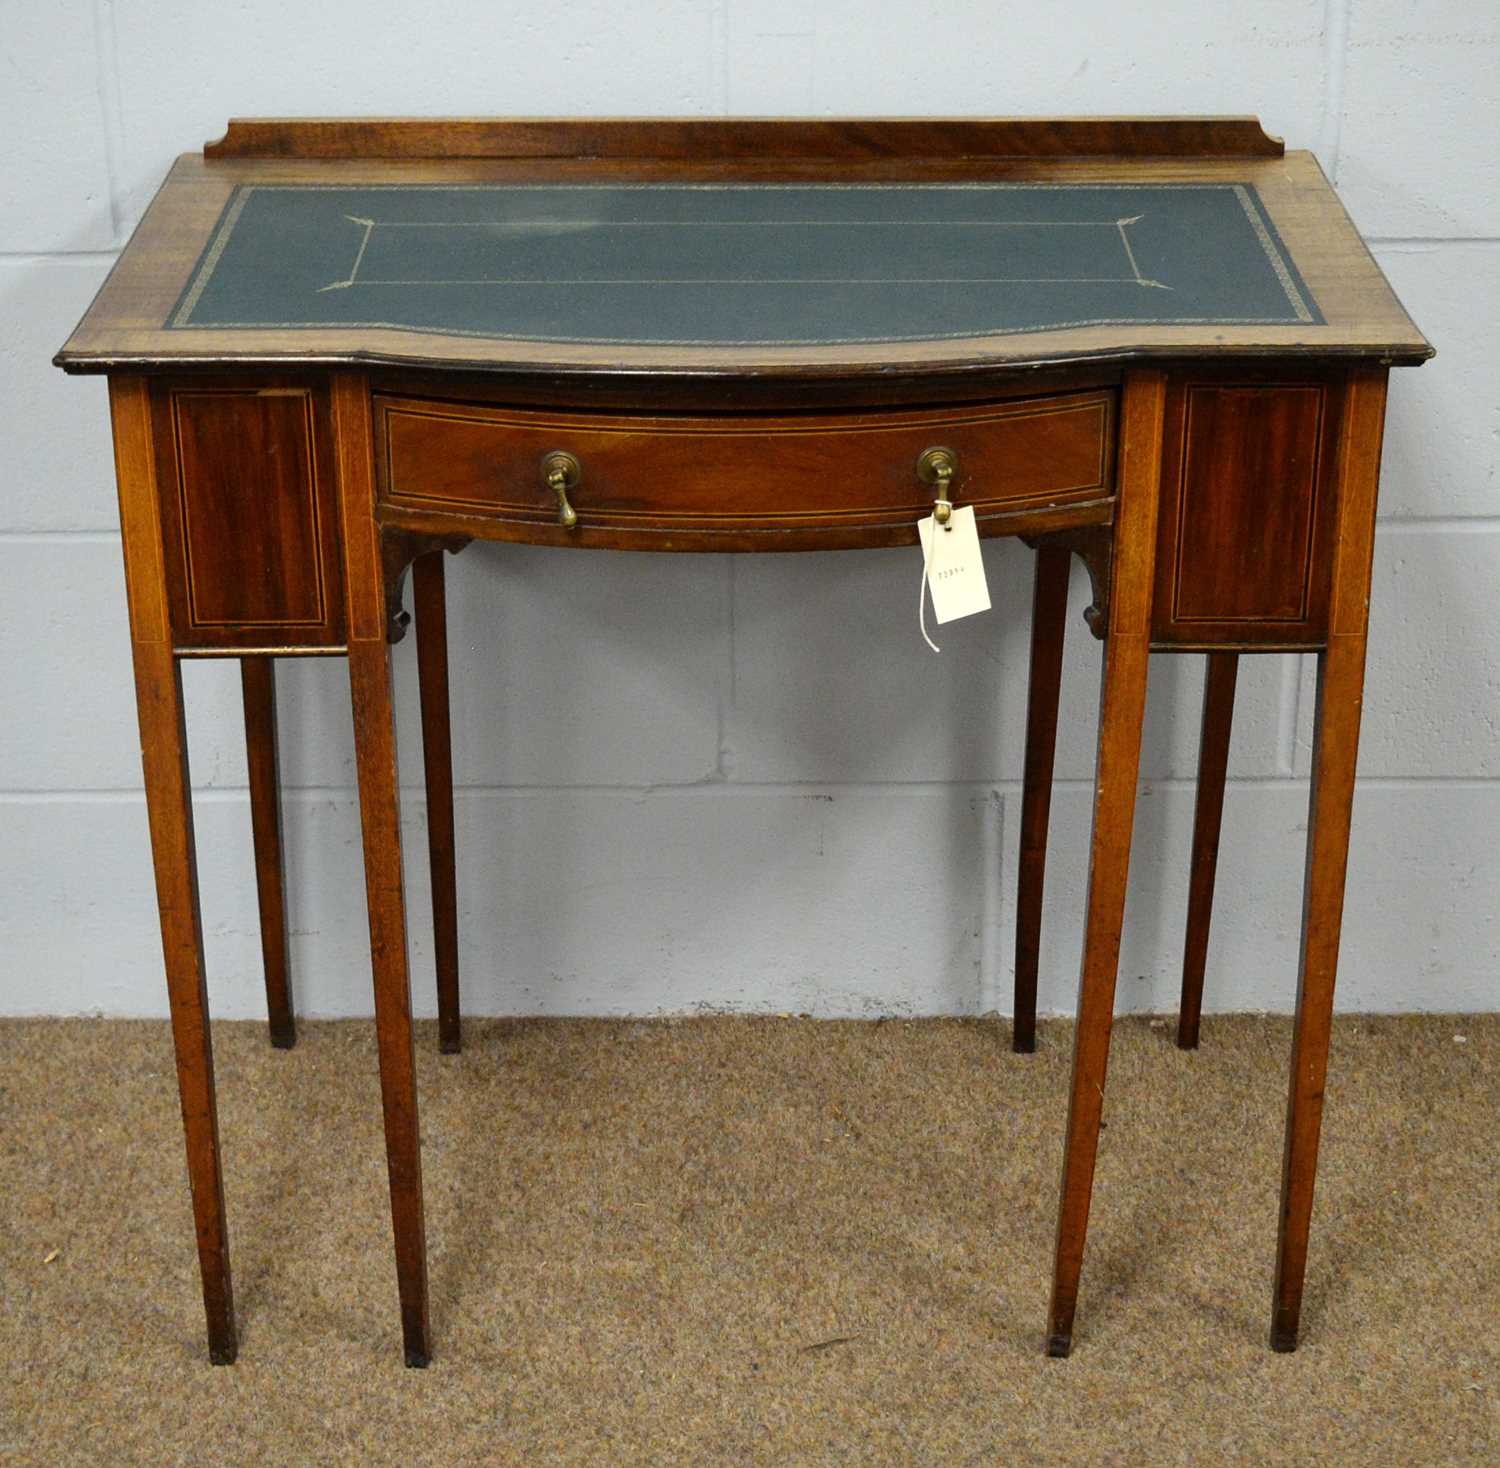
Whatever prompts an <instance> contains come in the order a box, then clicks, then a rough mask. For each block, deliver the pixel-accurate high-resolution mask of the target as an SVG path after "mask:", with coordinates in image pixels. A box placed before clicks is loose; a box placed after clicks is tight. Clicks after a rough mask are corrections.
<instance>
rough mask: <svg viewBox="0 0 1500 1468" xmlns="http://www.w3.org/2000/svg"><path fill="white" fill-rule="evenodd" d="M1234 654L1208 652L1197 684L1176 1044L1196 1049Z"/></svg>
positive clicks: (1221, 812)
mask: <svg viewBox="0 0 1500 1468" xmlns="http://www.w3.org/2000/svg"><path fill="white" fill-rule="evenodd" d="M1239 662H1240V659H1239V654H1238V653H1233V652H1211V653H1209V655H1208V658H1207V663H1208V666H1207V669H1206V670H1205V674H1204V683H1203V732H1202V735H1201V737H1200V740H1199V744H1198V795H1197V804H1196V806H1195V809H1194V814H1193V867H1192V873H1191V875H1190V877H1189V880H1188V910H1187V936H1186V939H1185V941H1184V942H1183V948H1182V1002H1181V1004H1180V1006H1179V1008H1178V1011H1177V1044H1178V1045H1179V1046H1180V1047H1181V1048H1182V1049H1183V1050H1196V1049H1197V1048H1198V1025H1199V1020H1200V1019H1201V1017H1202V1014H1203V973H1204V969H1205V968H1206V966H1207V963H1208V928H1209V922H1210V920H1211V918H1212V916H1213V906H1214V877H1215V875H1216V873H1217V871H1218V866H1219V830H1220V827H1221V825H1222V824H1223V818H1224V784H1225V781H1226V779H1227V777H1228V774H1229V736H1230V731H1231V729H1232V727H1233V724H1234V684H1235V677H1236V674H1237V673H1238V671H1239Z"/></svg>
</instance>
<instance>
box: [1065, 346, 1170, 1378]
mask: <svg viewBox="0 0 1500 1468" xmlns="http://www.w3.org/2000/svg"><path fill="white" fill-rule="evenodd" d="M1165 399H1166V380H1165V377H1164V376H1163V374H1162V373H1160V372H1158V371H1153V370H1149V369H1139V370H1136V371H1132V372H1131V373H1129V374H1128V375H1127V377H1126V380H1125V392H1124V401H1123V404H1122V412H1121V418H1122V422H1121V430H1120V477H1119V493H1118V498H1117V501H1116V508H1115V541H1114V559H1113V573H1112V575H1113V584H1112V586H1111V589H1110V612H1109V627H1108V631H1107V633H1106V635H1105V642H1104V673H1103V680H1104V681H1103V690H1102V693H1101V696H1100V706H1099V755H1098V764H1097V766H1096V773H1095V778H1094V834H1093V845H1092V849H1091V853H1090V857H1089V884H1088V904H1087V917H1086V925H1085V929H1084V940H1083V965H1082V971H1081V973H1080V976H1079V984H1078V1019H1077V1026H1076V1029H1075V1031H1074V1039H1073V1081H1072V1087H1071V1090H1070V1093H1069V1101H1068V1124H1067V1146H1066V1152H1065V1154H1064V1158H1063V1174H1062V1190H1061V1198H1060V1201H1059V1204H1058V1215H1057V1252H1056V1258H1055V1262H1054V1267H1053V1276H1052V1303H1051V1307H1050V1311H1049V1318H1048V1329H1047V1354H1048V1355H1049V1356H1066V1355H1067V1354H1068V1352H1069V1351H1070V1350H1071V1349H1072V1343H1073V1315H1074V1311H1075V1309H1076V1308H1077V1303H1078V1280H1079V1275H1080V1273H1081V1271H1082V1268H1083V1248H1084V1240H1085V1238H1086V1236H1087V1233H1088V1220H1089V1202H1090V1197H1091V1194H1092V1191H1093V1182H1094V1163H1095V1159H1096V1157H1097V1155H1098V1150H1099V1123H1100V1119H1101V1116H1102V1113H1103V1109H1104V1076H1105V1071H1106V1069H1107V1067H1108V1063H1109V1036H1110V1027H1111V1022H1112V1019H1113V1015H1114V1001H1115V977H1116V973H1117V970H1118V968H1119V962H1120V926H1121V922H1122V919H1123V917H1124V913H1125V882H1126V876H1127V873H1128V870H1129V864H1130V837H1131V831H1132V828H1133V825H1134V821H1135V794H1136V778H1137V775H1138V773H1139V769H1140V754H1141V721H1142V718H1143V717H1144V714H1145V709H1146V667H1147V662H1148V660H1149V652H1150V634H1151V587H1152V581H1153V578H1154V575H1155V556H1156V505H1157V488H1158V481H1159V479H1160V467H1161V441H1162V422H1163V410H1164V405H1165Z"/></svg>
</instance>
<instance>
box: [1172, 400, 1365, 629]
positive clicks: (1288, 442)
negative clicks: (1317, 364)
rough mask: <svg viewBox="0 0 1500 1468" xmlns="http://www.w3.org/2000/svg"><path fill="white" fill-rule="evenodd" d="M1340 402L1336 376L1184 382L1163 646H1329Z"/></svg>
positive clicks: (1177, 404) (1175, 428)
mask: <svg viewBox="0 0 1500 1468" xmlns="http://www.w3.org/2000/svg"><path fill="white" fill-rule="evenodd" d="M1341 402H1342V392H1341V388H1340V383H1339V380H1338V379H1337V378H1336V377H1320V378H1309V377H1305V376H1304V377H1303V379H1302V380H1297V379H1296V378H1295V377H1291V378H1279V377H1276V378H1272V377H1267V378H1266V379H1264V380H1257V379H1251V380H1237V379H1228V378H1225V379H1223V380H1212V379H1211V380H1208V381H1181V382H1178V383H1176V384H1174V387H1173V390H1172V392H1171V394H1170V396H1169V399H1168V407H1167V421H1166V436H1165V454H1164V456H1163V465H1162V488H1161V519H1160V539H1159V544H1158V552H1157V573H1156V576H1157V579H1156V598H1155V608H1154V616H1153V622H1154V627H1153V640H1154V641H1156V642H1158V643H1170V644H1174V645H1179V646H1182V645H1186V646H1203V645H1207V646H1214V645H1219V646H1222V645H1226V644H1227V645H1231V646H1232V645H1242V644H1254V645H1287V646H1301V645H1309V644H1315V643H1317V642H1320V641H1321V640H1322V638H1323V635H1324V629H1325V627H1326V624H1327V617H1328V587H1329V559H1330V550H1331V539H1330V535H1329V530H1330V516H1331V513H1332V510H1333V500H1334V491H1333V487H1332V474H1333V472H1334V470H1335V469H1336V465H1335V463H1334V459H1335V458H1336V438H1335V434H1336V429H1337V424H1338V416H1339V411H1340V407H1341Z"/></svg>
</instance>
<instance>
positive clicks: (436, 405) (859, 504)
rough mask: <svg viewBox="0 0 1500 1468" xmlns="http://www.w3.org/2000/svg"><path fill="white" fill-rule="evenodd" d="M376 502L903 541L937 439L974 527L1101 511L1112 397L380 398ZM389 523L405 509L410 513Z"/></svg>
mask: <svg viewBox="0 0 1500 1468" xmlns="http://www.w3.org/2000/svg"><path fill="white" fill-rule="evenodd" d="M375 423H376V430H375V431H376V473H377V481H378V485H379V493H380V498H381V501H382V504H383V505H385V506H389V507H391V508H393V509H395V510H397V511H400V512H410V515H411V516H421V515H426V516H428V517H431V516H440V517H441V518H442V519H444V520H445V521H446V520H449V519H453V518H454V517H458V518H462V519H465V520H475V521H480V520H482V521H484V522H487V526H486V527H476V528H475V531H474V533H476V534H480V535H486V534H488V535H497V536H498V537H499V538H505V539H517V540H540V541H546V542H549V543H557V544H565V543H569V542H573V543H578V544H600V543H612V544H634V545H638V546H640V547H642V548H650V547H655V548H662V549H676V548H690V547H692V546H701V545H707V544H710V543H711V542H712V543H715V544H718V543H722V544H723V546H724V548H755V547H756V546H758V545H762V544H764V545H765V546H767V547H768V548H769V547H771V546H772V545H774V546H775V547H776V548H780V549H789V548H792V547H793V546H794V545H806V546H809V547H812V546H818V545H838V544H841V543H849V544H881V543H888V544H899V543H902V542H908V541H912V540H914V539H915V538H916V530H915V527H916V522H917V520H918V519H920V518H921V517H922V516H923V515H926V514H929V513H931V510H932V506H933V501H934V498H935V496H936V493H937V484H938V479H937V478H936V477H935V476H934V475H933V474H932V472H931V468H930V464H929V466H928V468H927V472H926V473H925V475H924V472H923V470H922V469H921V468H919V461H920V460H922V458H923V455H924V454H927V452H928V451H929V450H933V449H941V450H946V451H947V454H948V462H949V463H951V465H952V466H953V473H952V476H951V479H950V481H949V490H948V495H949V498H950V499H951V500H952V501H953V503H954V504H955V505H972V506H973V507H974V510H975V513H976V515H977V516H978V517H979V520H980V522H981V533H984V534H990V535H998V534H1009V533H1022V532H1030V531H1031V530H1033V529H1035V528H1037V527H1038V526H1039V525H1043V526H1044V525H1045V524H1048V523H1052V522H1053V521H1056V523H1058V524H1079V523H1087V522H1088V521H1090V520H1095V521H1097V520H1104V519H1107V518H1108V516H1109V506H1108V496H1109V494H1110V493H1111V489H1112V484H1113V468H1114V423H1115V398H1114V394H1113V392H1112V391H1094V392H1079V393H1067V394H1058V395H1054V396H1050V397H1045V398H1026V399H1019V400H1008V401H1005V402H1000V403H993V404H987V405H984V406H978V407H975V406H965V407H961V408H943V409H938V410H932V409H928V410H922V411H907V412H902V411H890V412H879V413H858V414H856V413H845V414H831V415H819V416H790V415H786V416H774V417H773V416H764V415H753V416H752V415H736V416H725V417H707V416H686V415H673V416H646V415H616V416H610V415H601V414H596V413H563V412H551V413H549V412H534V411H527V410H522V409H506V408H497V407H493V406H489V405H485V404H466V403H444V402H436V401H430V400H424V399H414V398H401V397H392V396H384V395H377V396H376V398H375ZM399 518H402V519H405V518H408V516H407V514H405V513H403V514H401V515H400V516H399Z"/></svg>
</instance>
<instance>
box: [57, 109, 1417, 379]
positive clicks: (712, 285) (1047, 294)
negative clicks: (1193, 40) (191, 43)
mask: <svg viewBox="0 0 1500 1468" xmlns="http://www.w3.org/2000/svg"><path fill="white" fill-rule="evenodd" d="M205 155H206V156H203V157H199V156H197V155H186V156H184V157H182V158H180V159H179V160H178V162H177V164H176V166H175V167H174V168H173V170H172V172H171V174H170V175H169V177H168V179H167V181H166V182H165V184H164V185H163V187H162V189H161V191H160V193H159V194H158V195H157V197H156V199H155V201H154V202H153V204H152V205H151V207H150V209H149V210H148V212H147V214H146V216H145V218H144V219H143V220H142V222H141V225H140V227H139V228H138V229H137V231H136V233H135V235H134V236H133V238H132V239H131V241H130V243H129V245H128V246H127V248H126V250H125V252H124V254H123V255H122V257H121V259H120V261H119V263H118V265H117V266H116V268H115V270H114V272H113V273H112V274H111V276H110V278H109V280H108V282H107V283H106V284H105V286H104V288H103V289H102V290H101V292H100V294H99V296H98V298H97V299H96V301H95V302H94V304H93V306H92V307H91V308H90V310H89V312H88V314H87V316H86V317H85V318H84V320H83V322H82V323H81V324H80V326H79V328H78V330H77V331H76V332H75V333H74V335H73V337H72V339H71V340H70V341H69V342H68V344H67V345H66V346H65V347H64V348H63V350H62V351H61V352H60V353H59V354H58V357H57V361H58V363H59V365H61V366H63V367H65V368H67V369H69V370H71V371H98V370H106V369H109V368H112V367H172V368H178V367H188V366H203V365H208V366H221V367H222V366H229V365H240V364H248V363H265V364H279V365H298V364H338V363H386V364H394V365H425V366H440V367H451V368H464V369H471V370H472V369H480V370H488V371H492V372H511V373H517V372H519V373H523V374H526V375H535V374H537V373H539V372H543V373H553V372H565V373H573V372H588V373H596V374H597V373H600V372H605V373H608V372H614V371H624V372H650V373H683V372H688V373H706V374H711V375H716V376H717V375H721V374H731V375H735V376H744V377H748V376H775V377H795V376H799V375H803V374H815V375H819V376H873V375H885V374H889V373H892V372H923V373H930V372H934V371H955V370H956V371H980V372H982V371H984V370H985V369H994V368H1001V367H1014V366H1029V365H1039V364H1043V363H1055V362H1065V361H1073V360H1080V359H1094V360H1098V359H1106V360H1111V359H1112V360H1123V359H1131V358H1141V357H1147V356H1178V357H1181V356H1198V357H1204V356H1229V355H1233V356H1247V355H1270V354H1277V355H1280V354H1317V355H1344V356H1347V355H1356V356H1368V357H1375V358H1378V359H1382V360H1385V361H1388V362H1415V361H1420V360H1422V359H1423V358H1425V357H1427V356H1429V355H1431V348H1430V347H1429V346H1428V344H1427V343H1426V341H1425V340H1424V339H1423V337H1422V335H1421V333H1420V332H1418V331H1417V329H1416V328H1415V327H1414V326H1413V324H1412V323H1411V321H1410V319H1409V318H1408V317H1407V315H1406V313H1405V311H1404V310H1403V309H1402V307H1401V305H1400V302H1399V301H1397V299H1396V298H1395V296H1394V295H1393V294H1392V292H1391V290H1390V288H1389V286H1388V285H1387V284H1386V282H1385V279H1384V277H1383V276H1382V275H1381V273H1380V271H1379V268H1378V267H1377V266H1376V265H1375V263H1374V261H1373V260H1372V259H1371V257H1370V255H1369V252H1368V251H1367V250H1366V248H1365V246H1364V244H1363V242H1362V241H1361V240H1360V238H1359V236H1358V234H1357V232H1356V231H1355V229H1354V227H1353V225H1352V224H1351V223H1350V221H1349V219H1348V216H1347V215H1346V214H1345V213H1344V211H1343V209H1342V207H1341V206H1340V204H1339V201H1338V199H1337V197H1336V196H1335V195H1334V193H1333V191H1332V189H1331V188H1330V187H1329V185H1328V183H1327V181H1326V179H1325V178H1324V176H1323V174H1322V172H1321V170H1320V169H1319V167H1318V165H1317V163H1316V161H1315V160H1314V159H1313V157H1312V156H1311V154H1308V153H1292V154H1287V155H1283V154H1282V152H1281V148H1280V144H1279V143H1277V142H1276V141H1275V140H1273V139H1268V138H1266V137H1265V135H1264V134H1263V133H1261V132H1260V130H1259V128H1258V126H1257V125H1255V124H1253V123H1251V122H1249V121H1246V120H1233V119H1221V120H1213V119H1188V120H1185V121H1170V120H1168V121H1153V120H1149V119H1145V120H1135V121H1128V120H1127V121H1116V122H1110V123H1102V122H1101V123H1090V122H1087V121H1078V122H1068V121H1062V122H1055V123H1050V124H1027V123H1018V122H1004V121H993V122H987V121H976V122H947V123H943V122H900V121H891V122H865V123H845V124H833V123H828V122H797V121H787V122H775V123H772V122H759V123H750V122H731V121H710V120H705V121H701V122H686V121H679V122H673V121H663V122H659V123H639V122H636V123H632V122H613V123H610V122H600V123H564V122H555V123H554V122H540V123H539V122H524V121H517V122H494V123H462V122H452V123H440V122H432V123H425V122H412V123H364V124H361V123H338V122H326V123H316V122H313V123H236V124H232V125H231V127H230V131H229V133H228V135H227V136H226V138H225V139H224V140H223V141H222V142H221V143H219V144H214V145H210V146H209V148H207V149H205Z"/></svg>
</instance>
